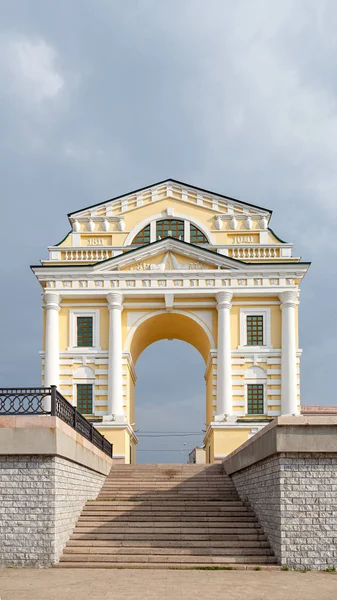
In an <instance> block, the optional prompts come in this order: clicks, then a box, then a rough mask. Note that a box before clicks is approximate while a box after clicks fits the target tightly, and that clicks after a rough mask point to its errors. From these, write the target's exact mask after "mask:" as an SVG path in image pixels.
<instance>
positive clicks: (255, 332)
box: [247, 315, 264, 346]
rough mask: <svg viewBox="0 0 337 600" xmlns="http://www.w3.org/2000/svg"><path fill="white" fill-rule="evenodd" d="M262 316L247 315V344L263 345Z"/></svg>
mask: <svg viewBox="0 0 337 600" xmlns="http://www.w3.org/2000/svg"><path fill="white" fill-rule="evenodd" d="M263 337H264V336H263V316H262V315H248V316H247V346H263Z"/></svg>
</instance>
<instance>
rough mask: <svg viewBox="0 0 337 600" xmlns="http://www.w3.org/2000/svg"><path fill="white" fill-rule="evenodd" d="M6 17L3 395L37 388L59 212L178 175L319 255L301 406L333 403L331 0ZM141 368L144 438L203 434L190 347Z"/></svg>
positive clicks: (40, 8) (68, 7)
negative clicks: (269, 212) (43, 302)
mask: <svg viewBox="0 0 337 600" xmlns="http://www.w3.org/2000/svg"><path fill="white" fill-rule="evenodd" d="M0 24H1V29H0V120H1V121H0V126H1V129H0V132H1V133H0V153H1V160H0V175H1V215H2V219H1V239H2V244H1V248H2V250H1V267H2V277H1V283H2V285H1V292H2V293H1V294H0V318H1V338H2V344H1V350H2V356H1V362H0V369H1V384H0V385H12V386H15V385H17V386H27V385H36V384H39V383H40V361H39V357H38V351H39V350H40V346H41V308H40V289H39V285H38V283H37V281H36V280H35V278H34V276H33V275H32V273H31V272H30V270H29V265H30V264H32V263H34V264H36V263H37V262H38V261H39V259H41V258H46V257H47V251H46V248H47V245H52V244H55V243H57V242H58V241H60V239H62V238H63V237H64V235H65V233H66V232H67V230H68V229H69V225H68V222H67V218H66V213H67V212H70V211H74V210H77V209H80V208H82V207H84V206H86V205H90V204H94V203H97V202H101V201H104V200H105V199H108V198H111V197H113V196H116V195H118V194H122V193H126V192H128V191H130V190H133V189H135V188H139V187H142V186H146V185H148V184H151V183H153V182H155V181H158V180H161V179H166V178H169V177H172V178H176V179H181V180H182V181H186V182H189V183H191V184H193V185H196V186H200V187H203V188H208V189H210V190H213V191H218V192H220V193H223V194H228V195H229V196H234V197H236V198H240V199H242V200H244V201H246V202H251V203H253V204H260V205H261V206H266V207H268V208H270V209H273V210H274V216H273V221H272V226H273V228H274V229H275V231H276V232H277V233H278V235H280V237H281V238H282V239H286V240H287V241H293V242H295V254H296V255H301V256H302V257H303V259H304V260H306V261H307V260H311V261H312V262H313V265H312V268H311V269H310V271H309V273H308V275H307V277H306V279H305V281H304V282H303V285H302V294H301V323H300V343H301V346H302V348H303V349H304V354H303V360H302V402H303V403H304V404H334V403H336V399H335V388H336V386H335V374H336V358H337V349H336V320H337V307H336V301H335V298H336V291H337V282H336V268H335V263H336V248H337V238H336V221H337V196H336V193H337V78H336V52H337V3H336V2H335V1H334V0H331V1H329V0H319V1H318V0H295V1H292V0H282V2H280V0H235V2H233V1H232V0H229V1H227V0H209V1H208V2H205V0H160V1H158V0H128V1H123V2H121V1H118V0H91V1H89V0H71V1H69V0H58V2H57V3H54V2H53V3H52V2H46V1H45V0H40V1H38V0H29V2H27V1H26V0H21V1H18V0H2V1H0ZM159 350H160V352H159ZM138 367H139V368H138V381H139V387H138V394H137V399H138V404H137V406H138V410H137V427H138V428H140V429H141V430H147V431H154V430H164V431H168V430H173V431H175V430H178V429H179V430H184V431H191V432H192V431H200V430H201V429H202V428H203V427H204V394H203V392H204V390H203V385H204V383H203V369H204V367H203V362H202V360H201V358H200V357H199V356H198V354H197V352H196V351H195V350H194V348H192V347H190V346H188V345H186V344H183V343H181V342H177V341H173V342H167V341H166V342H158V344H157V345H154V346H152V347H150V348H149V349H147V351H145V352H144V354H143V355H142V356H141V357H140V359H139V364H138ZM153 373H155V375H154V376H153ZM152 409H153V410H152ZM192 440H193V443H192ZM200 440H201V437H200V438H195V437H189V438H188V439H184V440H183V439H182V438H170V439H161V438H159V439H155V440H154V441H153V440H152V439H150V440H148V439H147V441H146V443H145V442H144V441H143V442H142V444H141V445H140V449H143V450H145V449H147V448H149V447H150V444H152V445H153V447H154V448H164V447H165V448H166V449H170V448H172V449H175V450H177V451H178V452H165V453H164V452H162V453H159V452H156V453H149V452H141V453H140V454H139V456H140V455H142V458H141V460H145V461H149V462H152V461H156V462H157V461H158V462H160V461H162V462H166V461H172V462H174V461H179V460H182V459H183V460H185V458H184V457H183V456H182V455H180V451H181V450H182V449H186V447H192V446H193V445H194V442H200ZM184 443H187V446H186V447H185V446H184V445H183V444H184ZM164 444H165V445H164Z"/></svg>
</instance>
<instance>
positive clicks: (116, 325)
mask: <svg viewBox="0 0 337 600" xmlns="http://www.w3.org/2000/svg"><path fill="white" fill-rule="evenodd" d="M107 300H108V308H109V312H110V323H109V363H108V413H109V415H114V417H115V420H116V421H122V420H124V411H123V386H122V310H123V305H122V301H123V296H122V294H118V293H111V294H108V295H107Z"/></svg>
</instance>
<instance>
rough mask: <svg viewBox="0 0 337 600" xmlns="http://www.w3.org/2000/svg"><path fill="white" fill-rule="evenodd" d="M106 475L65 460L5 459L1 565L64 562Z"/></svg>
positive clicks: (1, 467)
mask: <svg viewBox="0 0 337 600" xmlns="http://www.w3.org/2000/svg"><path fill="white" fill-rule="evenodd" d="M104 480H105V476H104V475H102V474H100V473H97V472H95V471H92V470H91V469H88V468H87V467H85V466H82V465H79V464H76V463H73V462H71V461H69V460H66V459H64V458H61V457H59V456H41V455H39V456H38V455H37V456H24V455H20V456H15V455H14V456H0V564H1V565H2V566H7V567H8V566H39V567H47V566H50V565H52V564H55V563H57V562H58V559H59V556H60V554H61V552H62V550H63V548H64V546H65V544H66V542H67V540H68V539H69V536H70V535H71V533H72V531H73V528H74V526H75V523H76V521H77V519H78V517H79V514H80V512H81V510H82V508H83V506H84V504H85V502H86V501H87V500H89V499H94V498H96V496H97V494H98V492H99V490H100V489H101V487H102V485H103V482H104Z"/></svg>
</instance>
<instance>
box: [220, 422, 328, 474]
mask: <svg viewBox="0 0 337 600" xmlns="http://www.w3.org/2000/svg"><path fill="white" fill-rule="evenodd" d="M280 452H287V453H289V452H297V453H323V454H329V453H337V416H331V415H330V416H325V415H315V416H296V417H291V416H289V417H276V418H275V419H274V420H273V421H271V423H269V424H268V425H266V426H265V427H264V428H263V429H262V430H261V431H259V432H258V433H256V434H255V435H254V436H253V437H251V438H250V439H249V440H248V441H247V442H245V443H244V444H242V445H241V446H239V448H237V449H236V450H234V452H232V453H231V454H229V455H228V456H227V457H226V458H225V459H224V461H223V465H224V468H225V471H226V472H227V473H228V474H229V475H231V474H232V473H235V472H237V471H240V470H242V469H245V468H246V467H249V466H251V465H253V464H255V463H257V462H259V461H261V460H264V459H266V458H269V457H270V456H273V455H274V454H278V453H280Z"/></svg>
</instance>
